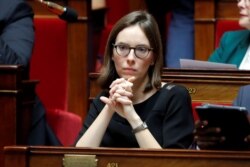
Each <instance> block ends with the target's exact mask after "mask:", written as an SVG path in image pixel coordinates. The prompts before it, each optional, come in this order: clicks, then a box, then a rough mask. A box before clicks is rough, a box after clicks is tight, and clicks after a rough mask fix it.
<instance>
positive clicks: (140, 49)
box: [136, 46, 148, 53]
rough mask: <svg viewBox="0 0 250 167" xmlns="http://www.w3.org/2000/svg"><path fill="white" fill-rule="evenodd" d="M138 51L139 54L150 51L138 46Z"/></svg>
mask: <svg viewBox="0 0 250 167" xmlns="http://www.w3.org/2000/svg"><path fill="white" fill-rule="evenodd" d="M136 50H137V51H138V52H141V53H145V52H147V51H148V48H146V47H145V46H137V47H136Z"/></svg>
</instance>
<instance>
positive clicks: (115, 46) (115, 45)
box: [112, 44, 154, 59]
mask: <svg viewBox="0 0 250 167" xmlns="http://www.w3.org/2000/svg"><path fill="white" fill-rule="evenodd" d="M112 45H113V47H114V48H115V51H116V53H117V54H118V55H119V56H121V57H126V56H128V55H129V53H130V51H131V49H134V54H135V56H136V57H137V58H139V59H144V58H146V57H147V56H148V54H149V52H150V51H152V50H154V48H148V47H144V48H145V49H147V54H145V56H144V57H139V56H138V55H137V54H136V48H139V47H142V46H136V47H131V46H129V45H126V44H112ZM118 46H128V48H129V52H128V53H127V54H126V55H124V56H122V55H120V54H119V53H118V51H117V47H118Z"/></svg>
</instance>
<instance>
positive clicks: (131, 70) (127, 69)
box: [123, 68, 136, 74]
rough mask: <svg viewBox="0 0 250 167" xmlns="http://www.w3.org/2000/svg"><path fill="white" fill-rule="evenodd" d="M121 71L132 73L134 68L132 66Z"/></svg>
mask: <svg viewBox="0 0 250 167" xmlns="http://www.w3.org/2000/svg"><path fill="white" fill-rule="evenodd" d="M123 71H124V72H125V73H127V74H130V73H134V72H135V71H136V70H135V69H133V68H124V69H123Z"/></svg>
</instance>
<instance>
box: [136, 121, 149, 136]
mask: <svg viewBox="0 0 250 167" xmlns="http://www.w3.org/2000/svg"><path fill="white" fill-rule="evenodd" d="M145 129H148V126H147V124H146V122H143V123H142V124H140V125H139V126H137V127H136V128H134V129H132V133H134V134H136V133H138V132H141V131H143V130H145Z"/></svg>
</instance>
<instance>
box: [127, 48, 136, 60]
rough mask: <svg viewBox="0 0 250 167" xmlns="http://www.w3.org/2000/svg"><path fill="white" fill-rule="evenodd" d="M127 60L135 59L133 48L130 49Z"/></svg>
mask: <svg viewBox="0 0 250 167" xmlns="http://www.w3.org/2000/svg"><path fill="white" fill-rule="evenodd" d="M127 58H128V59H134V58H135V49H134V48H131V49H130V51H129V53H128V56H127Z"/></svg>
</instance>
